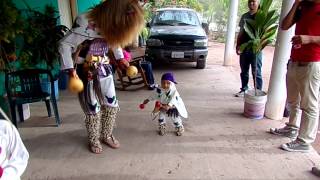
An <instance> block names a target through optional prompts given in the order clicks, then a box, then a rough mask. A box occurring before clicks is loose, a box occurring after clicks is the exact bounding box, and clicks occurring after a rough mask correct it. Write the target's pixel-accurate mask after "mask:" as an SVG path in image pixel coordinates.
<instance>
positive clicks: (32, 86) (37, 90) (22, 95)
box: [5, 69, 61, 127]
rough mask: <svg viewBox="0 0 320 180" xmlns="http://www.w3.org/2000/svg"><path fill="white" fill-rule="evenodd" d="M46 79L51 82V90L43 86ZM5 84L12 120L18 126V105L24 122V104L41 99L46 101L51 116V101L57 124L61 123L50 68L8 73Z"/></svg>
mask: <svg viewBox="0 0 320 180" xmlns="http://www.w3.org/2000/svg"><path fill="white" fill-rule="evenodd" d="M44 79H47V80H46V81H49V82H50V91H46V90H44V88H43V87H42V86H41V83H43V81H44ZM5 86H6V91H7V96H8V101H9V105H10V112H11V118H12V122H13V124H14V125H15V126H16V127H17V118H16V107H18V114H19V117H20V121H22V122H23V121H24V119H23V111H22V104H26V103H33V102H39V101H44V102H45V104H46V107H47V111H48V116H49V117H51V107H50V102H51V104H52V107H53V112H54V115H55V119H56V125H57V126H59V125H60V123H61V122H60V117H59V112H58V106H57V100H56V97H55V88H54V79H53V76H52V74H51V73H50V71H49V70H45V69H25V70H19V71H15V72H10V73H6V82H5Z"/></svg>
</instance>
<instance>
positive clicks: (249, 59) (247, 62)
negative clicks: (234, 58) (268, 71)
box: [240, 51, 262, 91]
mask: <svg viewBox="0 0 320 180" xmlns="http://www.w3.org/2000/svg"><path fill="white" fill-rule="evenodd" d="M256 61H257V63H256ZM256 64H257V67H256ZM250 66H251V73H252V77H253V79H255V73H254V72H255V71H256V72H257V77H256V82H257V84H254V86H256V87H257V89H259V90H261V89H262V75H261V67H262V53H261V52H260V53H258V54H257V56H255V54H254V53H252V52H251V51H245V52H243V53H242V54H240V68H241V73H240V77H241V90H243V91H245V90H247V89H248V83H249V68H250ZM253 82H254V83H255V81H253Z"/></svg>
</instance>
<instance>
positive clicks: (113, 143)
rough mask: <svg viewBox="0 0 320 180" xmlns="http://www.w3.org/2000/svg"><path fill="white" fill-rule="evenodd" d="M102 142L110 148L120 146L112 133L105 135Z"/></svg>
mask: <svg viewBox="0 0 320 180" xmlns="http://www.w3.org/2000/svg"><path fill="white" fill-rule="evenodd" d="M103 142H104V143H105V144H106V145H108V146H110V147H111V148H113V149H118V148H119V147H120V143H119V141H118V140H116V139H115V138H114V136H113V135H111V136H109V137H107V138H104V139H103Z"/></svg>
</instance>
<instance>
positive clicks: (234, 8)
mask: <svg viewBox="0 0 320 180" xmlns="http://www.w3.org/2000/svg"><path fill="white" fill-rule="evenodd" d="M229 3H230V7H229V18H228V26H227V36H226V38H227V40H226V44H225V50H224V63H223V65H224V66H231V65H232V55H233V53H234V52H235V50H234V42H235V33H236V24H237V13H238V4H239V0H230V2H229Z"/></svg>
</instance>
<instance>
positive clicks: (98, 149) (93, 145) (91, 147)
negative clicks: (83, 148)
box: [89, 142, 102, 154]
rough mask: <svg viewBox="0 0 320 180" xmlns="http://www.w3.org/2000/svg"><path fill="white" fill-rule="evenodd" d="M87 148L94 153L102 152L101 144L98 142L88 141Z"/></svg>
mask: <svg viewBox="0 0 320 180" xmlns="http://www.w3.org/2000/svg"><path fill="white" fill-rule="evenodd" d="M89 150H90V151H91V152H92V153H94V154H101V153H102V146H101V144H100V142H98V143H89Z"/></svg>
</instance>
